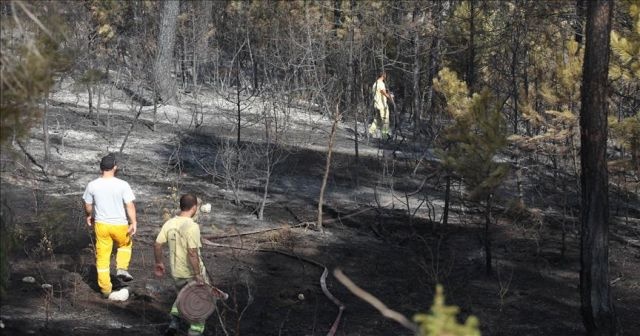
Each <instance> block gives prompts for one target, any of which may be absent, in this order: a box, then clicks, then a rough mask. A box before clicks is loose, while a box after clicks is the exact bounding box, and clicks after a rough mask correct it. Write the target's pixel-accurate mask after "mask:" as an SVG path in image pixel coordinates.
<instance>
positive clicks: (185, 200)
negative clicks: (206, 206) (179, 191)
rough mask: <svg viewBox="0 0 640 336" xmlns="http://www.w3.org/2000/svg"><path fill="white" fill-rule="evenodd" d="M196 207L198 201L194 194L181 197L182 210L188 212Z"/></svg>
mask: <svg viewBox="0 0 640 336" xmlns="http://www.w3.org/2000/svg"><path fill="white" fill-rule="evenodd" d="M194 205H198V199H197V198H196V197H195V196H193V195H192V194H184V195H182V197H180V210H182V211H187V210H189V209H191V208H193V206H194Z"/></svg>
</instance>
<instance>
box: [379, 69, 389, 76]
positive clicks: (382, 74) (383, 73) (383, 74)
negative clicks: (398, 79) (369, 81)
mask: <svg viewBox="0 0 640 336" xmlns="http://www.w3.org/2000/svg"><path fill="white" fill-rule="evenodd" d="M382 76H385V77H386V76H387V72H386V71H384V70H382V71H380V76H378V77H382Z"/></svg>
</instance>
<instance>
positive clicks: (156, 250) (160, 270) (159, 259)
mask: <svg viewBox="0 0 640 336" xmlns="http://www.w3.org/2000/svg"><path fill="white" fill-rule="evenodd" d="M162 245H163V244H162V243H158V242H156V243H155V244H154V245H153V254H154V256H155V258H156V265H155V267H154V273H155V274H156V276H157V277H162V276H163V275H164V271H165V269H164V260H163V259H164V258H163V255H162Z"/></svg>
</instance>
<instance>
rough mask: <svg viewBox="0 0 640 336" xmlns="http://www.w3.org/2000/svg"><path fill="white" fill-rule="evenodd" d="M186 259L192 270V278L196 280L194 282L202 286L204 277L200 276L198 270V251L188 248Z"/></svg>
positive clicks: (200, 271)
mask: <svg viewBox="0 0 640 336" xmlns="http://www.w3.org/2000/svg"><path fill="white" fill-rule="evenodd" d="M187 259H189V264H190V265H191V269H193V277H194V278H195V279H196V282H197V283H199V284H203V283H204V276H203V275H202V269H201V268H200V258H199V257H198V249H197V248H188V249H187Z"/></svg>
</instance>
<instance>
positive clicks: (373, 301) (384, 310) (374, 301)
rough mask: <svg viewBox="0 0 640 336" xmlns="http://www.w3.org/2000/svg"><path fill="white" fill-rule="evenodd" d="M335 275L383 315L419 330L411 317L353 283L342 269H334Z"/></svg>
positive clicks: (413, 329) (406, 326) (412, 329)
mask: <svg viewBox="0 0 640 336" xmlns="http://www.w3.org/2000/svg"><path fill="white" fill-rule="evenodd" d="M333 275H334V276H335V277H336V279H338V281H340V282H341V283H342V284H343V285H344V286H345V287H347V289H348V290H349V291H351V293H353V294H354V295H356V296H357V297H359V298H361V299H362V300H364V301H366V302H367V303H368V304H370V305H372V306H373V307H374V308H376V309H377V310H378V311H379V312H380V314H382V316H384V317H386V318H389V319H392V320H394V321H396V322H398V323H400V324H401V325H402V326H403V327H405V328H407V329H409V330H411V331H413V332H414V333H417V332H418V326H417V325H416V324H415V323H413V322H411V321H409V319H407V318H406V317H405V316H404V315H402V314H400V313H398V312H397V311H395V310H391V309H389V307H387V306H386V305H385V304H384V303H383V302H382V301H380V300H379V299H378V298H376V297H375V296H373V295H371V294H370V293H368V292H367V291H365V290H364V289H362V288H360V287H358V285H356V284H355V283H353V281H351V279H349V278H348V277H347V276H346V275H344V273H342V271H341V270H339V269H336V270H335V271H333Z"/></svg>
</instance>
